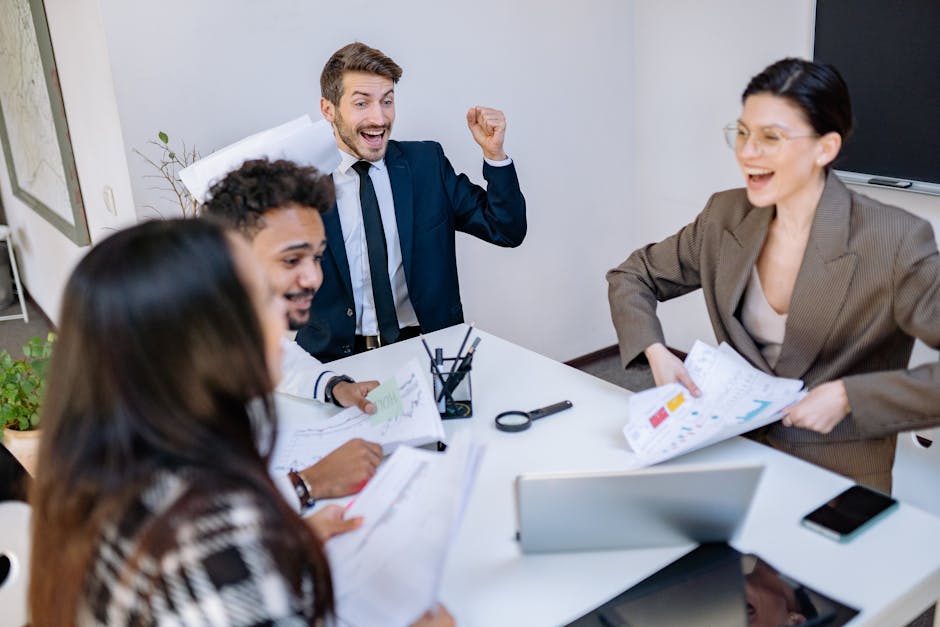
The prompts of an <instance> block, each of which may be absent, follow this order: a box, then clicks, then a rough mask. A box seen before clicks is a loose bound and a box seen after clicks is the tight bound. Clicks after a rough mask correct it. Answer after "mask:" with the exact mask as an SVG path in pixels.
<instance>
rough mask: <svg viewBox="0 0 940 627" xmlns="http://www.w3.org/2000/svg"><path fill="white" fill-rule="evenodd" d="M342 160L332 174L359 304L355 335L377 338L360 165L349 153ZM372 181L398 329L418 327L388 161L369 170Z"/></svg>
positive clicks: (347, 254)
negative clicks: (361, 200) (403, 257)
mask: <svg viewBox="0 0 940 627" xmlns="http://www.w3.org/2000/svg"><path fill="white" fill-rule="evenodd" d="M340 154H341V155H342V158H343V160H342V161H341V162H340V164H339V167H338V168H336V171H335V172H333V183H334V184H335V185H336V208H337V210H338V211H339V222H340V226H341V227H342V229H343V244H344V245H345V247H346V259H347V261H348V262H349V278H350V280H351V281H352V291H353V300H354V301H355V303H356V334H357V335H378V334H379V322H378V318H377V316H376V312H375V299H374V298H373V297H372V275H371V274H370V268H369V251H368V248H367V247H366V230H365V227H364V226H363V224H362V209H361V207H360V204H359V175H358V174H356V171H355V170H353V169H352V166H353V165H354V164H355V163H356V162H357V161H359V160H360V159H359V158H358V157H354V156H353V155H350V154H348V153H346V152H343V151H340ZM369 178H370V179H372V187H373V188H375V197H376V198H377V199H378V201H379V213H380V214H381V216H382V230H384V231H385V244H386V248H387V250H388V267H387V268H386V272H388V277H389V281H390V282H391V284H392V298H393V299H394V301H395V312H396V313H397V314H398V326H399V327H407V326H418V317H417V316H416V315H415V310H414V307H412V305H411V299H409V298H408V285H407V284H406V283H405V267H404V266H403V265H402V261H401V241H400V240H399V238H398V223H397V222H396V220H395V202H394V201H393V200H392V184H391V181H389V178H388V168H387V167H386V166H385V160H384V159H382V160H381V161H376V162H374V163H373V164H372V167H371V168H369Z"/></svg>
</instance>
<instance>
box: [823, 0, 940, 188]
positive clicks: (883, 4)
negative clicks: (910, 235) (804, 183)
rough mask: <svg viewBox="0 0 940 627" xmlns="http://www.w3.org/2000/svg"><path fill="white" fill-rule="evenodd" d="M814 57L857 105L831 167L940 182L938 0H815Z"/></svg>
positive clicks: (881, 175) (876, 174)
mask: <svg viewBox="0 0 940 627" xmlns="http://www.w3.org/2000/svg"><path fill="white" fill-rule="evenodd" d="M814 57H815V60H817V61H820V62H823V63H831V64H832V65H834V66H835V67H836V68H838V70H839V72H840V73H841V74H842V76H843V78H845V82H846V83H847V84H848V86H849V94H850V96H851V99H852V108H853V110H854V113H855V122H856V125H855V132H854V133H853V135H852V136H851V137H849V139H848V141H847V142H846V143H845V146H844V148H843V150H842V153H841V154H840V155H839V158H838V159H837V160H836V162H835V164H834V167H835V168H836V169H838V170H847V171H850V172H858V173H861V174H869V175H873V176H878V177H884V178H891V179H903V180H909V181H922V182H927V183H935V184H940V2H938V1H937V0H817V2H816V39H815V52H814Z"/></svg>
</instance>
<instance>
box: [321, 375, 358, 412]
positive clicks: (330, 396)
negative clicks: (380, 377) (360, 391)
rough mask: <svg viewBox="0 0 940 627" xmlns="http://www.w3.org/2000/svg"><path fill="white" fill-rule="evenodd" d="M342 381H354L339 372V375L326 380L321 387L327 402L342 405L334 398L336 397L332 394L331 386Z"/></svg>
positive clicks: (333, 386)
mask: <svg viewBox="0 0 940 627" xmlns="http://www.w3.org/2000/svg"><path fill="white" fill-rule="evenodd" d="M343 382H345V383H355V382H356V381H355V379H353V378H352V377H350V376H347V375H345V374H341V375H338V376H335V377H333V378H332V379H330V380H329V381H327V382H326V387H325V388H323V397H324V398H325V399H326V402H327V403H333V404H334V405H336V406H337V407H342V405H340V402H339V401H338V400H336V397H335V396H333V388H335V387H336V386H337V385H339V384H340V383H343Z"/></svg>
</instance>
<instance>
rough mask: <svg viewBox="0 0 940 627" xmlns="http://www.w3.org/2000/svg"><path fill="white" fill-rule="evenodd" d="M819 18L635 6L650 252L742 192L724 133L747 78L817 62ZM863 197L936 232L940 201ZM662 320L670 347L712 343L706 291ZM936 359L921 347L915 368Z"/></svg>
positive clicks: (734, 6) (676, 5) (757, 10)
mask: <svg viewBox="0 0 940 627" xmlns="http://www.w3.org/2000/svg"><path fill="white" fill-rule="evenodd" d="M813 11H814V2H813V0H789V1H787V2H780V1H779V0H747V1H742V0H713V1H712V2H697V1H696V0H659V1H657V2H642V1H641V2H637V3H636V5H635V15H634V39H635V41H636V48H635V63H636V75H635V84H634V85H635V86H634V92H635V94H636V105H635V109H634V113H635V117H634V123H635V125H636V129H637V130H636V146H635V154H636V158H635V161H634V163H635V166H636V173H635V176H634V180H635V181H636V195H635V199H634V200H635V206H634V213H635V215H636V220H637V229H638V230H639V234H640V239H641V240H642V241H643V242H644V243H645V242H652V241H657V240H660V239H662V238H663V237H665V236H667V235H670V234H672V233H673V232H675V231H676V230H678V229H679V228H680V227H681V226H683V225H685V224H687V223H689V222H691V221H692V220H693V219H694V218H695V216H696V215H697V214H698V213H699V212H700V211H701V210H702V208H703V207H704V206H705V202H706V201H707V200H708V197H709V196H710V195H711V194H712V193H714V192H716V191H719V190H722V189H728V188H732V187H741V186H742V185H743V182H742V180H741V176H740V174H739V172H738V169H737V165H736V164H735V160H734V154H733V153H732V152H731V151H730V150H728V148H727V147H726V146H725V143H724V140H723V138H722V135H721V128H722V127H723V126H724V125H725V124H727V123H728V122H730V121H732V120H735V119H737V117H738V115H739V113H740V110H741V104H740V94H741V92H742V91H743V90H744V88H745V86H746V85H747V82H748V80H749V79H750V77H751V76H753V75H754V74H756V73H758V72H759V71H760V70H761V69H763V68H764V67H766V66H767V65H769V64H770V63H772V62H773V61H776V60H777V59H780V58H783V57H785V56H790V55H794V56H802V57H810V56H811V54H812V25H813ZM851 87H852V86H851V85H849V88H850V90H851ZM857 189H858V190H859V191H861V192H862V193H864V194H868V195H870V196H872V197H876V198H878V199H880V200H883V201H884V202H888V203H890V204H894V205H897V206H900V207H904V208H906V209H908V210H910V211H913V212H914V213H917V214H918V215H921V216H922V217H925V218H927V219H929V220H931V222H932V223H933V225H934V231H935V232H940V198H938V197H935V196H924V195H920V194H911V193H908V192H899V191H895V190H877V189H872V188H868V187H865V188H857ZM659 312H660V317H661V319H662V321H663V327H664V330H665V333H666V339H667V342H668V343H669V344H670V345H672V346H675V347H677V348H680V349H683V350H688V349H689V348H691V345H692V343H693V342H694V341H695V339H696V338H702V339H707V340H709V341H713V340H714V334H713V333H712V330H711V325H710V323H709V321H708V315H707V313H706V311H705V304H704V300H703V299H702V297H701V292H700V291H699V292H696V293H694V294H690V295H688V296H686V297H683V298H680V299H676V300H674V301H670V302H668V303H664V304H663V305H661V306H660V308H659ZM933 354H934V355H935V353H933ZM930 355H931V352H930V351H927V350H926V349H925V348H924V347H923V346H922V345H921V346H919V347H918V349H917V351H916V352H915V360H918V361H921V360H923V359H927V358H929V357H930ZM934 358H935V357H934Z"/></svg>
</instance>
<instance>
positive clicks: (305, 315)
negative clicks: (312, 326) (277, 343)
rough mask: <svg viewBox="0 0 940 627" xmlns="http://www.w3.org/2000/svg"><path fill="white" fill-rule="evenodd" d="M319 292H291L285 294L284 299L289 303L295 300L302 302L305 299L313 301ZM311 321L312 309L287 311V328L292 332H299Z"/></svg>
mask: <svg viewBox="0 0 940 627" xmlns="http://www.w3.org/2000/svg"><path fill="white" fill-rule="evenodd" d="M316 293H317V291H316V290H314V289H307V290H298V291H296V292H289V293H287V294H284V298H286V299H287V301H288V302H289V303H292V302H294V301H295V300H300V299H303V298H307V297H310V299H311V301H312V299H313V297H314V295H316ZM309 320H310V307H307V308H306V309H302V310H297V311H291V310H290V309H288V310H287V328H288V329H290V330H291V331H297V330H299V329H300V328H301V327H303V326H304V325H305V324H307V322H308V321H309Z"/></svg>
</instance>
